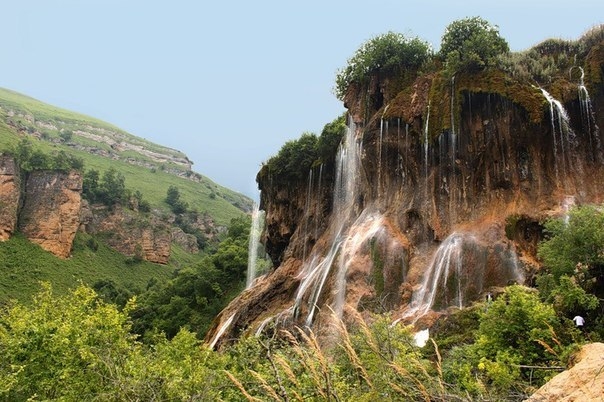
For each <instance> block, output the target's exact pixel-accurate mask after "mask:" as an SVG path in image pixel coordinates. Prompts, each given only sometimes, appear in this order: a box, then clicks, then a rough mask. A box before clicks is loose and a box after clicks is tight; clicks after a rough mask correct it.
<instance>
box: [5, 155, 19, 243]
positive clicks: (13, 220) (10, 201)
mask: <svg viewBox="0 0 604 402" xmlns="http://www.w3.org/2000/svg"><path fill="white" fill-rule="evenodd" d="M20 194H21V184H20V174H19V168H18V167H17V164H16V163H15V160H14V159H13V158H12V157H9V156H6V155H0V241H4V240H8V239H9V238H10V236H11V235H12V234H13V233H14V232H15V229H16V228H17V213H18V210H19V199H20Z"/></svg>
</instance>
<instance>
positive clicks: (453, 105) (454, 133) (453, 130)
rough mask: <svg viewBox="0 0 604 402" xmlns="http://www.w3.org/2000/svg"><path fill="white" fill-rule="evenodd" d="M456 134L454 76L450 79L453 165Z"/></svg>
mask: <svg viewBox="0 0 604 402" xmlns="http://www.w3.org/2000/svg"><path fill="white" fill-rule="evenodd" d="M456 142H457V134H456V132H455V76H453V77H452V78H451V159H452V161H453V163H455V149H456V145H457V144H456Z"/></svg>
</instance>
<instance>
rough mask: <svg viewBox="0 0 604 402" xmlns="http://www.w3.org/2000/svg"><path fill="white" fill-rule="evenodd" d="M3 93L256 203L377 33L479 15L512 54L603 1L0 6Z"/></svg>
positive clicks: (567, 29)
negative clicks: (73, 114)
mask: <svg viewBox="0 0 604 402" xmlns="http://www.w3.org/2000/svg"><path fill="white" fill-rule="evenodd" d="M0 15H1V16H2V17H1V21H2V23H1V24H0V43H1V47H0V52H1V53H0V87H4V88H8V89H12V90H15V91H18V92H22V93H24V94H26V95H29V96H32V97H34V98H37V99H40V100H42V101H45V102H48V103H51V104H54V105H57V106H60V107H63V108H67V109H71V110H74V111H77V112H80V113H84V114H88V115H91V116H93V117H97V118H100V119H102V120H106V121H107V122H109V123H112V124H114V125H116V126H118V127H120V128H122V129H125V130H126V131H128V132H130V133H132V134H134V135H137V136H139V137H143V138H147V139H149V140H151V141H153V142H156V143H159V144H162V145H165V146H169V147H171V148H176V149H178V150H181V151H183V152H185V153H186V154H187V155H188V156H189V158H190V159H191V160H192V161H193V162H194V163H195V164H194V166H193V169H194V170H195V171H197V172H199V173H201V174H203V175H206V176H208V177H209V178H211V179H212V180H214V181H216V182H217V183H219V184H221V185H223V186H226V187H229V188H231V189H233V190H236V191H239V192H242V193H244V194H247V195H249V196H253V197H256V195H257V189H256V183H255V176H256V173H257V171H258V170H259V168H260V166H261V164H262V162H263V161H266V160H267V159H268V158H269V157H270V156H272V155H274V154H276V153H277V152H278V151H279V149H280V148H281V146H282V145H283V144H284V143H285V142H286V141H288V140H291V139H294V138H298V137H299V136H300V135H301V134H302V133H303V132H305V131H311V132H315V133H317V134H319V133H320V131H321V129H322V128H323V126H324V125H325V124H326V123H328V122H330V121H332V120H333V119H334V118H335V117H337V116H338V115H340V114H341V113H342V112H343V111H344V108H343V105H342V104H341V103H340V102H339V101H338V100H337V99H336V98H335V96H334V95H333V94H332V88H333V84H334V79H335V74H336V71H337V70H338V69H339V68H342V67H344V66H345V65H346V62H347V59H348V58H349V57H350V56H352V54H353V53H354V51H355V50H356V49H357V48H358V47H359V46H360V45H361V44H362V43H363V42H365V41H366V40H368V39H370V38H372V37H373V36H375V35H378V34H382V33H385V32H388V31H395V32H401V33H403V34H406V35H410V36H419V37H420V38H422V39H424V40H426V41H428V42H430V43H431V44H432V45H433V47H434V48H435V49H438V48H439V46H440V38H441V36H442V33H443V31H444V29H445V27H446V26H447V25H448V24H449V23H451V22H452V21H454V20H457V19H460V18H465V17H469V16H481V17H482V18H485V19H487V20H488V21H489V22H491V23H492V24H495V25H498V26H499V29H500V33H501V34H502V36H503V37H504V38H506V39H507V41H508V43H509V44H510V47H511V48H512V50H515V51H517V50H523V49H526V48H529V47H531V46H533V45H535V44H537V43H539V42H541V41H543V40H545V39H547V38H552V37H555V38H563V39H577V38H578V37H579V36H580V35H581V34H583V33H584V32H585V31H586V30H588V29H589V28H591V27H593V26H595V25H598V24H601V23H604V1H602V0H584V1H581V0H577V1H558V0H552V1H542V0H537V1H530V0H525V1H519V0H511V1H505V0H502V1H497V2H495V1H488V0H482V1H476V0H470V1H463V2H462V1H458V2H454V1H447V0H416V1H414V2H410V1H403V0H399V1H395V0H366V1H357V0H349V1H340V0H332V1H330V0H322V1H318V0H306V1H286V0H281V1H277V0H270V1H262V0H256V1H243V0H240V1H234V0H231V1H224V0H223V1H212V2H210V1H201V0H200V1H193V0H171V1H167V0H166V1H153V0H11V1H9V0H0Z"/></svg>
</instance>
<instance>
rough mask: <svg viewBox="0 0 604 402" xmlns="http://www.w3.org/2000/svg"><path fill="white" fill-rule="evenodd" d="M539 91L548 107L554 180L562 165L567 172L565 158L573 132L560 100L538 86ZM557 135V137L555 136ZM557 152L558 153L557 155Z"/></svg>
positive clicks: (567, 165)
mask: <svg viewBox="0 0 604 402" xmlns="http://www.w3.org/2000/svg"><path fill="white" fill-rule="evenodd" d="M539 89H540V90H541V93H543V96H544V97H545V99H547V101H548V102H549V107H550V118H551V125H552V139H553V144H554V168H555V171H556V180H558V179H559V173H560V171H559V169H560V166H559V165H562V166H561V168H562V172H563V173H564V174H566V173H568V167H569V166H570V163H569V161H568V160H567V158H568V157H569V152H567V151H569V150H570V148H571V147H572V145H573V144H574V141H575V133H574V132H573V130H572V128H571V126H570V119H569V117H568V113H567V112H566V109H564V106H563V105H562V102H560V101H559V100H557V99H555V98H554V97H553V96H551V95H550V94H549V92H547V91H546V90H545V89H543V88H539ZM557 135H559V138H557V137H556V136H557ZM558 154H560V155H559V156H558Z"/></svg>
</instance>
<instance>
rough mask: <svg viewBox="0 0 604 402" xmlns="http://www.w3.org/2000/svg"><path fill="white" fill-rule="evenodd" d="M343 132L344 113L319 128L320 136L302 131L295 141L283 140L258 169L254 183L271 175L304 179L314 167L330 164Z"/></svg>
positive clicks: (296, 180) (285, 178) (279, 179)
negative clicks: (277, 150)
mask: <svg viewBox="0 0 604 402" xmlns="http://www.w3.org/2000/svg"><path fill="white" fill-rule="evenodd" d="M345 132H346V120H345V115H342V116H340V117H337V118H336V119H334V120H333V121H332V122H331V123H328V124H326V125H325V127H323V131H321V135H320V136H319V137H317V136H316V135H315V134H314V133H304V134H302V136H301V137H300V138H299V139H297V140H291V141H288V142H286V143H285V144H284V145H283V147H281V149H280V150H279V153H278V154H277V155H275V156H273V157H272V158H270V159H269V160H268V161H267V162H266V163H265V164H264V165H263V166H262V169H261V170H260V172H258V177H257V180H258V182H263V181H264V180H265V179H266V178H268V177H271V178H272V179H274V180H278V181H280V182H289V181H295V182H299V181H300V180H303V179H305V178H306V177H307V176H308V172H309V171H310V169H311V168H312V167H314V166H318V165H320V164H326V165H333V162H334V159H335V155H336V151H337V149H338V146H339V145H340V142H341V141H342V137H343V136H344V133H345Z"/></svg>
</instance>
